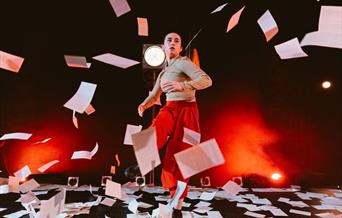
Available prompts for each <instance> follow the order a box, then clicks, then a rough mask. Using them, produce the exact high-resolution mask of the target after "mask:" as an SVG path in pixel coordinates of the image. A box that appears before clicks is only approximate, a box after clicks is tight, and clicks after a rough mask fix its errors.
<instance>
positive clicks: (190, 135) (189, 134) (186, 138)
mask: <svg viewBox="0 0 342 218" xmlns="http://www.w3.org/2000/svg"><path fill="white" fill-rule="evenodd" d="M183 142H185V143H188V144H190V145H198V144H199V143H200V142H201V134H200V133H198V132H195V131H193V130H191V129H188V128H186V127H184V135H183Z"/></svg>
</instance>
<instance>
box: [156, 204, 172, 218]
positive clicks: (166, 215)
mask: <svg viewBox="0 0 342 218" xmlns="http://www.w3.org/2000/svg"><path fill="white" fill-rule="evenodd" d="M158 209H159V210H157V212H156V214H157V213H158V212H159V214H158V216H161V217H162V218H170V215H171V213H172V208H171V207H170V206H169V205H164V204H158Z"/></svg>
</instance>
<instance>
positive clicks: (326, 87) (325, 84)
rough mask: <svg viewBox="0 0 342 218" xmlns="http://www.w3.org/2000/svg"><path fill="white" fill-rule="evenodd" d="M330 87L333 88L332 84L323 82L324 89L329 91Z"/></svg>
mask: <svg viewBox="0 0 342 218" xmlns="http://www.w3.org/2000/svg"><path fill="white" fill-rule="evenodd" d="M330 87H331V82H329V81H324V82H322V88H323V89H329V88H330Z"/></svg>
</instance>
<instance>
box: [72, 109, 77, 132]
mask: <svg viewBox="0 0 342 218" xmlns="http://www.w3.org/2000/svg"><path fill="white" fill-rule="evenodd" d="M72 123H73V124H74V126H75V127H76V129H78V120H77V117H76V111H73V112H72Z"/></svg>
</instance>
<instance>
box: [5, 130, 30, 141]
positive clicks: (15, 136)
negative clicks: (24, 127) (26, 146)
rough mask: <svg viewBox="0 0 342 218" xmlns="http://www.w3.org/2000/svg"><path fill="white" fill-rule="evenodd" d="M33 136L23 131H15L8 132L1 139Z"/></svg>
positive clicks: (25, 138)
mask: <svg viewBox="0 0 342 218" xmlns="http://www.w3.org/2000/svg"><path fill="white" fill-rule="evenodd" d="M31 136H32V134H30V133H22V132H15V133H7V134H4V135H3V136H1V138H0V141H1V140H9V139H19V140H27V139H29V138H30V137H31Z"/></svg>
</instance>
